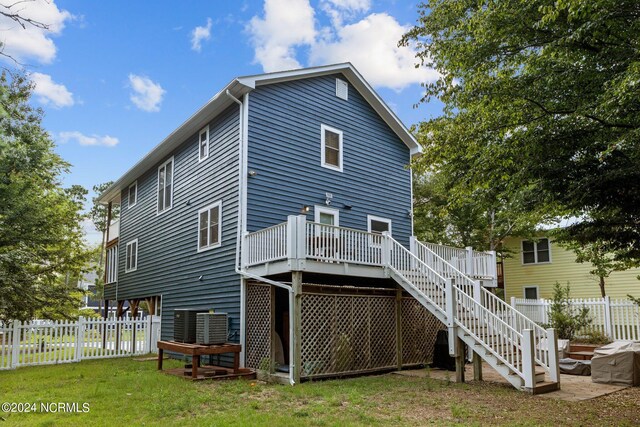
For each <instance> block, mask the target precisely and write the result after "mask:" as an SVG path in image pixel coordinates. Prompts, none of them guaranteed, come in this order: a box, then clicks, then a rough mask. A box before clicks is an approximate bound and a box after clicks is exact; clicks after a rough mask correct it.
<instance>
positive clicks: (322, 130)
mask: <svg viewBox="0 0 640 427" xmlns="http://www.w3.org/2000/svg"><path fill="white" fill-rule="evenodd" d="M327 130H328V131H329V132H333V133H336V134H338V147H339V150H340V152H339V153H338V161H339V162H340V167H338V166H334V165H330V164H327V162H326V159H325V157H326V156H325V142H324V135H325V131H327ZM343 151H344V149H343V144H342V131H341V130H338V129H336V128H333V127H331V126H327V125H325V124H321V125H320V165H321V166H322V167H323V168H327V169H332V170H334V171H338V172H342V169H343V166H344V163H343V162H342V153H343Z"/></svg>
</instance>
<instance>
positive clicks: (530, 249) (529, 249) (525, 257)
mask: <svg viewBox="0 0 640 427" xmlns="http://www.w3.org/2000/svg"><path fill="white" fill-rule="evenodd" d="M550 261H551V248H550V247H549V239H539V240H536V241H533V240H523V241H522V263H523V264H540V263H545V262H550Z"/></svg>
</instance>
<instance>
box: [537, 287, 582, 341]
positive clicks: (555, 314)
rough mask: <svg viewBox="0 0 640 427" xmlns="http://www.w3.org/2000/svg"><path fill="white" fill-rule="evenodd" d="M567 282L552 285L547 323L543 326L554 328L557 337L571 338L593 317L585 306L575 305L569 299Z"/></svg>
mask: <svg viewBox="0 0 640 427" xmlns="http://www.w3.org/2000/svg"><path fill="white" fill-rule="evenodd" d="M569 294H570V289H569V284H568V283H567V286H565V287H562V286H561V285H560V283H558V282H556V284H555V285H554V286H553V298H552V299H551V305H550V307H549V323H547V324H545V325H544V327H545V328H554V329H555V330H556V332H557V334H558V338H560V339H564V340H572V339H574V338H575V336H576V333H577V332H578V331H580V330H581V329H583V328H585V327H587V326H589V325H590V324H591V322H592V321H593V319H592V318H591V316H590V315H589V309H588V308H587V307H584V306H582V307H576V306H574V305H573V304H571V300H570V299H569Z"/></svg>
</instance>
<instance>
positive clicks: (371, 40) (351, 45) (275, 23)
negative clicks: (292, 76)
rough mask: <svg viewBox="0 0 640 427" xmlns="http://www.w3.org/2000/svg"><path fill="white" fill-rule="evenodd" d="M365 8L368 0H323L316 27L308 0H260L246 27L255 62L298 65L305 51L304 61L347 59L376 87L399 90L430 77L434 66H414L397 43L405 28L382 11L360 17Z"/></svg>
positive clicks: (410, 51)
mask: <svg viewBox="0 0 640 427" xmlns="http://www.w3.org/2000/svg"><path fill="white" fill-rule="evenodd" d="M370 7H371V2H370V0H322V1H321V2H320V8H321V9H322V11H323V12H324V13H325V14H326V15H327V16H328V17H329V18H330V25H329V26H326V27H322V28H319V29H317V28H316V22H315V19H314V16H315V11H314V9H313V8H312V7H311V4H310V3H309V0H295V1H286V0H265V3H264V16H263V17H258V16H254V17H253V18H252V19H251V21H250V23H249V25H248V26H247V31H248V32H249V34H250V36H251V43H252V44H253V47H254V52H255V61H256V62H258V63H259V64H261V65H262V68H263V69H264V71H265V72H270V71H279V70H285V69H291V68H299V67H301V64H300V60H299V55H300V54H301V53H304V54H306V55H308V57H307V61H306V62H307V64H308V65H325V64H333V63H338V62H351V63H352V64H353V65H354V66H355V67H356V68H357V69H358V70H359V71H360V72H361V73H362V74H363V75H364V77H365V79H367V81H368V82H369V83H371V84H372V85H373V86H377V87H388V88H392V89H395V90H402V89H403V88H405V87H406V86H409V85H411V84H415V83H423V82H432V81H435V80H436V79H437V78H438V76H439V74H438V73H437V72H436V71H434V70H431V69H428V68H426V67H419V68H416V67H415V64H416V63H417V62H418V60H417V59H416V57H415V54H416V51H415V49H414V48H413V47H411V46H407V47H398V41H399V40H400V38H401V37H402V35H403V34H404V33H406V32H407V31H408V30H409V28H410V27H409V26H405V25H401V24H400V23H399V22H398V21H397V20H396V19H395V18H394V17H392V16H390V15H388V14H386V13H371V14H368V15H366V16H365V14H366V13H368V11H369V9H370ZM345 21H348V23H347V24H344V22H345Z"/></svg>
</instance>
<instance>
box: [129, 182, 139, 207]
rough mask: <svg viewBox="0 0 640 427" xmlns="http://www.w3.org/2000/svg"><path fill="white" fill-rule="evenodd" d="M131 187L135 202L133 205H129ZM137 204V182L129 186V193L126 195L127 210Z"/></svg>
mask: <svg viewBox="0 0 640 427" xmlns="http://www.w3.org/2000/svg"><path fill="white" fill-rule="evenodd" d="M131 187H135V194H136V197H135V199H136V201H135V202H134V203H133V204H129V202H130V201H131ZM137 204H138V181H137V180H136V181H133V183H132V184H131V185H130V186H129V191H128V193H127V209H130V208H132V207H134V206H135V205H137Z"/></svg>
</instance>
